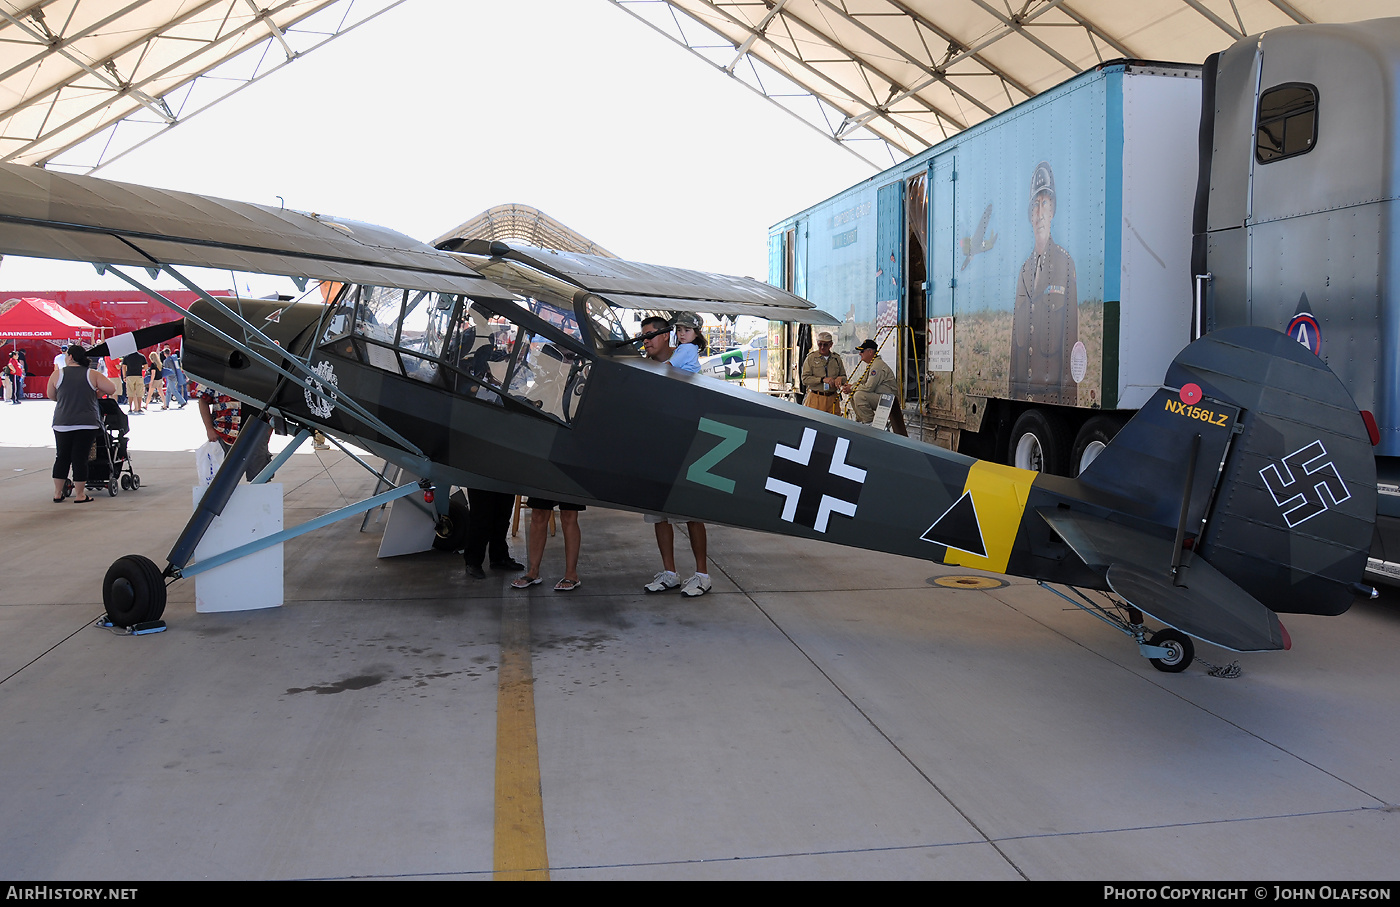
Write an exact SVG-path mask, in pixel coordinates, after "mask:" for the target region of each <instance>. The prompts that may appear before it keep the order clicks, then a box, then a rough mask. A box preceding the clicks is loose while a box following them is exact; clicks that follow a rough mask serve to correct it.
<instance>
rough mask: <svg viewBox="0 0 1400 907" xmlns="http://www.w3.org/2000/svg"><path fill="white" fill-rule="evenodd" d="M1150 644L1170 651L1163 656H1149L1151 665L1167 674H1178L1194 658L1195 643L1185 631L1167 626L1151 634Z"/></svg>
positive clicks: (1148, 642) (1188, 665)
mask: <svg viewBox="0 0 1400 907" xmlns="http://www.w3.org/2000/svg"><path fill="white" fill-rule="evenodd" d="M1147 644H1148V645H1150V646H1161V647H1162V648H1164V649H1166V650H1168V652H1170V654H1169V655H1167V656H1166V657H1165V658H1149V659H1148V661H1150V662H1152V667H1154V668H1156V669H1157V670H1159V671H1165V672H1166V673H1168V674H1180V673H1181V672H1182V671H1184V670H1186V669H1187V668H1188V667H1190V666H1191V662H1192V661H1193V660H1194V659H1195V658H1196V644H1195V643H1193V642H1192V641H1191V637H1189V636H1187V635H1186V634H1185V633H1181V632H1179V631H1177V630H1173V629H1172V628H1171V627H1167V628H1165V629H1162V630H1158V631H1157V632H1156V633H1153V634H1152V638H1151V639H1149V640H1148V641H1147Z"/></svg>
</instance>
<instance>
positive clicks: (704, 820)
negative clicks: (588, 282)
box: [0, 403, 1400, 880]
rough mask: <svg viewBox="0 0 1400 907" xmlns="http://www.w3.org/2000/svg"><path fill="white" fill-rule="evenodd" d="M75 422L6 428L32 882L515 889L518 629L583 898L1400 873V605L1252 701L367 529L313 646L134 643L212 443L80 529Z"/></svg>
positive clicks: (641, 555)
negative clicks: (325, 882) (123, 575)
mask: <svg viewBox="0 0 1400 907" xmlns="http://www.w3.org/2000/svg"><path fill="white" fill-rule="evenodd" d="M48 409H51V407H49V405H48V404H28V403H27V404H25V405H23V406H20V407H13V408H11V407H4V408H3V410H6V412H0V443H4V444H5V445H6V446H4V447H0V512H3V513H4V514H5V515H6V517H5V524H6V528H5V530H4V539H5V545H4V550H5V555H6V564H7V570H6V571H5V573H4V575H3V589H4V591H3V594H0V728H4V733H3V734H0V765H3V766H4V772H5V783H4V784H3V786H0V876H3V877H7V878H12V879H34V880H82V879H113V880H117V879H131V880H140V879H203V878H220V879H222V878H228V879H291V878H436V879H444V878H448V879H490V878H492V877H493V875H495V873H496V872H497V870H499V869H501V868H502V866H503V864H502V857H501V855H500V853H499V850H500V845H501V840H500V839H501V837H502V836H503V835H507V834H509V835H518V834H519V832H518V830H516V831H510V830H509V829H508V827H507V826H508V825H509V821H510V816H511V815H512V813H511V809H512V808H513V807H512V806H511V803H509V802H507V801H509V799H510V798H509V797H503V795H502V793H501V792H500V789H499V788H498V783H499V782H500V781H501V779H502V777H504V775H505V774H506V773H507V769H503V768H502V766H503V765H506V764H507V761H508V760H507V756H508V754H507V755H506V756H503V754H506V753H507V749H508V748H507V747H506V746H505V744H506V743H507V742H508V741H506V740H505V737H506V736H510V737H512V738H513V737H515V736H517V735H518V733H519V732H518V730H511V731H509V733H508V734H501V733H498V717H499V716H498V712H499V711H500V709H501V706H500V705H499V703H500V702H502V701H504V700H503V698H501V697H500V696H499V695H498V694H499V693H500V692H502V691H498V684H497V676H498V671H497V669H498V666H500V665H501V664H502V659H503V657H504V656H505V654H506V652H507V650H508V648H509V647H508V646H507V645H506V644H504V643H503V638H505V637H504V636H503V634H507V633H508V632H519V631H521V628H525V629H524V631H523V632H524V633H525V634H526V635H525V636H524V637H523V638H524V639H525V640H528V643H522V644H521V647H522V649H523V651H525V653H526V655H527V657H526V658H525V663H526V667H527V668H528V669H529V670H530V671H532V672H533V684H532V686H531V687H529V688H527V692H528V690H532V693H533V696H532V699H533V709H534V712H533V721H532V722H531V727H530V730H532V731H533V732H534V734H533V736H534V739H535V741H537V747H538V749H537V752H538V772H539V776H538V777H539V781H538V784H537V785H536V788H537V791H538V802H539V804H540V807H541V809H542V818H543V834H542V835H540V837H542V841H541V842H540V843H542V845H543V847H544V852H545V853H547V857H546V858H545V862H546V863H547V869H548V873H549V876H550V877H551V878H554V879H616V878H629V879H641V878H694V879H720V878H723V879H736V878H745V879H748V878H764V879H774V878H833V879H834V878H923V879H1034V880H1040V879H1138V880H1160V879H1171V880H1230V879H1257V880H1302V879H1378V880H1384V879H1393V878H1395V877H1396V874H1397V871H1398V870H1400V858H1397V856H1396V854H1400V808H1397V807H1396V806H1395V804H1396V803H1397V802H1400V771H1397V765H1396V758H1397V757H1396V754H1397V753H1400V685H1398V684H1397V680H1398V679H1400V668H1397V666H1396V659H1395V657H1394V652H1395V651H1397V649H1400V599H1397V597H1395V596H1394V595H1389V594H1388V595H1387V596H1386V597H1383V598H1382V599H1381V600H1379V601H1377V602H1374V603H1368V604H1362V605H1358V606H1356V607H1354V608H1352V610H1351V611H1350V612H1349V613H1348V614H1346V615H1344V616H1342V617H1339V618H1314V617H1299V616H1291V617H1286V618H1285V620H1286V623H1287V626H1288V629H1289V631H1290V633H1291V634H1292V637H1293V641H1294V648H1293V651H1291V652H1287V653H1277V654H1270V655H1240V656H1237V655H1233V654H1229V653H1225V652H1222V651H1220V650H1215V649H1212V648H1210V647H1207V646H1204V645H1202V646H1200V648H1199V649H1198V655H1200V656H1201V657H1204V658H1206V659H1208V660H1210V661H1213V662H1217V663H1220V662H1228V661H1232V660H1236V659H1238V661H1239V663H1240V664H1241V666H1242V667H1243V669H1244V675H1243V676H1242V677H1240V678H1237V679H1233V680H1222V679H1217V678H1213V677H1210V676H1208V675H1207V674H1206V673H1205V671H1204V670H1203V669H1202V668H1200V667H1197V666H1192V668H1191V669H1190V670H1189V671H1187V672H1186V673H1184V674H1180V675H1166V674H1162V673H1159V672H1157V671H1156V670H1154V669H1153V668H1152V667H1151V666H1150V665H1149V664H1148V663H1147V662H1146V661H1145V660H1144V659H1142V658H1140V657H1139V656H1138V655H1137V654H1136V653H1135V651H1134V650H1133V648H1132V647H1131V646H1130V645H1129V641H1128V640H1127V638H1126V637H1124V636H1122V635H1121V634H1119V633H1117V632H1116V631H1115V630H1113V629H1112V628H1110V627H1107V626H1105V625H1103V624H1102V623H1100V622H1099V621H1096V620H1094V619H1092V618H1090V617H1088V616H1085V615H1083V614H1081V613H1079V612H1076V611H1072V610H1067V607H1066V606H1065V605H1064V604H1063V603H1062V602H1061V601H1060V600H1059V599H1057V598H1055V597H1054V596H1052V595H1051V594H1049V593H1048V592H1046V591H1045V590H1043V589H1039V588H1037V587H1036V586H1035V585H1033V584H1030V583H1026V582H1024V581H1020V580H1010V581H1009V583H1008V584H1007V585H1004V586H1000V587H998V588H992V589H987V590H972V589H945V588H941V587H935V586H933V585H931V584H930V582H929V580H930V578H931V577H933V576H937V575H945V574H950V573H953V572H954V571H953V570H952V569H950V568H944V567H941V566H938V565H934V564H929V563H925V562H919V561H913V560H908V559H904V558H897V557H892V556H882V555H874V554H869V553H865V552H858V551H852V550H846V549H841V548H835V547H831V546H826V545H823V544H820V543H811V542H805V541H797V540H791V539H784V538H778V537H770V536H763V535H757V534H754V533H750V532H745V531H740V530H732V529H726V528H723V527H712V528H711V530H710V547H711V555H712V562H713V564H712V573H713V576H714V591H713V592H712V593H711V594H710V595H707V596H705V597H704V598H701V599H698V600H687V599H684V598H681V597H680V596H678V595H675V594H671V595H662V596H647V595H643V594H642V593H641V592H640V587H641V584H642V583H643V582H645V581H646V580H647V579H649V578H650V575H651V573H652V572H654V570H655V569H657V566H656V560H657V558H656V554H655V547H654V542H653V539H652V534H651V531H650V527H648V526H646V525H644V524H643V523H642V521H641V518H640V517H638V516H635V515H629V514H620V513H614V512H609V511H603V510H599V509H590V510H589V511H588V512H587V513H585V514H583V516H582V520H581V525H582V528H583V556H582V562H581V568H580V573H581V576H582V577H583V586H582V588H580V589H579V590H578V591H576V592H573V593H569V594H559V593H555V592H553V591H552V590H551V586H550V583H549V582H546V583H545V584H544V585H541V586H536V587H534V588H533V589H531V590H529V591H527V592H517V591H514V590H511V589H510V588H509V587H508V580H509V579H510V578H511V577H510V576H509V575H502V574H492V575H490V576H488V579H487V580H485V581H480V582H477V581H471V580H468V579H466V578H464V576H463V574H462V568H461V561H460V560H459V559H458V558H455V557H451V556H446V555H441V554H435V553H429V554H421V555H411V556H407V557H402V558H395V559H390V560H376V559H375V553H376V550H377V546H378V542H379V537H378V530H376V529H371V531H369V532H366V533H360V532H359V531H358V529H359V520H358V519H355V520H350V521H345V522H342V523H339V524H336V525H334V526H331V527H329V528H327V529H323V530H320V531H318V532H315V533H312V534H310V535H308V536H305V537H303V538H301V539H297V540H294V541H293V542H290V543H288V544H287V546H286V550H285V564H286V600H287V603H286V605H285V607H282V608H279V609H275V610H270V611H257V612H244V613H233V614H198V613H196V612H195V611H194V605H193V601H194V592H193V581H190V580H184V581H181V582H178V583H176V584H175V585H173V586H172V587H171V588H170V604H169V606H168V608H167V612H166V619H167V620H168V622H169V625H170V630H169V631H168V632H166V633H163V634H157V635H153V636H146V637H126V636H119V635H114V634H113V633H111V632H109V631H107V630H103V629H99V628H96V627H94V626H93V625H92V622H93V620H94V618H96V617H97V616H98V615H99V614H100V613H101V612H102V605H101V582H102V576H103V573H104V572H105V571H106V569H107V566H108V565H109V564H110V563H111V561H112V560H113V559H114V558H116V557H118V556H120V555H123V554H127V553H143V554H146V555H147V556H149V557H151V558H152V559H153V560H156V561H157V562H158V563H159V564H160V565H162V566H163V565H164V563H165V560H164V557H165V554H166V553H167V551H168V550H169V547H170V545H171V543H172V542H173V540H174V539H175V537H176V535H177V534H178V532H179V530H180V528H181V527H182V525H183V521H184V519H185V516H186V515H187V514H188V511H189V495H190V491H189V487H190V485H191V483H192V481H193V478H194V466H193V456H192V455H191V454H189V453H188V452H187V450H188V449H189V448H192V447H193V446H194V445H195V444H197V443H198V442H199V441H201V440H202V438H201V437H199V432H198V422H197V416H192V412H193V408H191V409H190V410H187V411H186V412H184V413H179V414H176V413H173V412H172V413H161V414H152V415H149V416H147V417H145V420H144V421H141V420H137V421H136V422H135V423H134V425H135V435H134V437H135V440H134V446H137V447H138V448H139V447H141V446H150V447H155V448H160V449H157V450H139V449H138V450H137V451H136V452H134V453H133V460H134V462H135V465H136V468H137V471H138V472H139V473H140V474H141V478H142V483H143V487H142V488H141V490H140V491H138V492H135V493H123V494H121V495H119V496H118V497H117V498H114V499H110V498H107V497H106V496H105V495H104V496H102V497H100V498H99V500H98V501H97V502H96V503H94V504H91V505H87V506H83V507H76V506H73V505H72V504H69V503H65V504H62V505H55V504H52V503H50V502H49V498H50V496H51V485H50V482H49V479H48V472H49V468H50V466H51V464H52V451H51V448H47V447H44V446H37V445H40V444H42V443H43V442H44V440H45V438H44V431H45V429H46V425H45V423H44V421H43V416H44V415H45V414H46V413H47V411H48ZM20 410H24V413H20V412H19V411H20ZM160 420H166V421H164V422H161V421H160ZM158 425H159V426H160V427H159V428H157V426H158ZM176 426H178V428H177V427H176ZM23 445H35V446H23ZM181 447H184V448H186V450H185V451H182V450H180V448H181ZM279 480H281V481H282V482H283V484H284V486H285V489H286V515H287V523H288V525H292V524H293V523H295V522H299V521H301V520H302V519H305V518H307V517H309V516H312V515H314V514H316V513H319V512H321V511H323V510H327V509H332V508H333V507H334V506H338V505H339V504H341V503H342V502H348V501H352V500H355V499H356V498H357V497H359V496H362V495H364V494H365V493H367V489H368V488H369V487H370V485H371V481H370V480H369V479H368V477H367V476H366V475H365V474H364V473H363V472H362V471H361V470H359V468H358V467H356V466H354V465H353V464H352V463H350V462H348V461H347V460H346V459H345V458H344V456H343V455H341V454H339V453H333V454H319V455H316V454H311V453H304V454H302V453H299V454H297V455H296V456H295V457H293V459H292V461H291V462H290V463H289V465H288V466H287V467H285V468H284V470H283V472H282V474H281V475H279ZM515 547H516V550H517V552H518V553H520V554H521V555H522V556H523V549H524V540H523V538H521V539H520V540H518V541H517V542H516V543H515ZM678 547H679V549H680V550H679V551H678V560H680V561H681V562H684V560H685V558H686V556H687V553H688V547H687V545H686V544H685V542H684V540H683V539H682V540H678ZM561 570H562V551H561V548H560V540H559V539H557V538H556V539H552V540H551V542H550V547H549V550H548V553H547V555H546V561H545V570H544V575H545V577H546V579H547V580H549V581H552V580H553V579H556V578H557V577H558V576H559V575H561ZM957 572H959V573H965V572H966V571H963V570H958V571H957ZM508 628H513V630H512V629H508ZM1198 664H1199V663H1198ZM503 687H504V685H503ZM505 726H506V725H504V724H502V727H505ZM511 758H513V757H511ZM503 760H507V761H503ZM509 771H514V769H513V768H511V769H509ZM532 793H533V792H532ZM503 816H504V817H505V818H506V820H507V825H505V826H503V825H502V821H503ZM502 828H507V831H502V830H501V829H502ZM514 868H525V869H537V868H541V867H536V866H526V867H520V866H516V867H514Z"/></svg>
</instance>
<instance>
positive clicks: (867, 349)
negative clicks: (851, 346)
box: [844, 340, 900, 425]
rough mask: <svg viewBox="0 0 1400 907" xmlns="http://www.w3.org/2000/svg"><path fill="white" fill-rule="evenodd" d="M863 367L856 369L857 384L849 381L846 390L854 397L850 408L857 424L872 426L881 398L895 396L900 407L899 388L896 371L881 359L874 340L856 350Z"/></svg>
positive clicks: (896, 403)
mask: <svg viewBox="0 0 1400 907" xmlns="http://www.w3.org/2000/svg"><path fill="white" fill-rule="evenodd" d="M856 352H857V353H859V354H860V361H861V362H863V363H864V364H865V367H864V368H857V369H856V374H857V378H856V380H855V383H851V382H850V381H847V382H846V383H845V388H844V389H845V390H846V391H847V392H849V393H850V395H851V409H852V410H853V411H854V413H855V417H856V421H857V422H862V423H864V424H866V425H869V424H870V423H871V422H873V421H875V410H876V409H877V408H879V406H880V397H881V396H882V395H884V394H894V396H895V405H896V406H898V405H900V404H899V385H898V383H897V382H896V381H895V377H894V369H892V368H890V367H889V366H888V365H886V364H885V360H883V359H881V358H880V347H879V346H878V345H877V344H876V343H875V341H874V340H867V341H865V342H864V343H862V344H861V345H860V346H858V347H856Z"/></svg>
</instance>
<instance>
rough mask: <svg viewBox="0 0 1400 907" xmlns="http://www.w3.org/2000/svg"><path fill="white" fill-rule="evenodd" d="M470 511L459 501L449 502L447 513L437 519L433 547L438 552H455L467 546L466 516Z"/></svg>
mask: <svg viewBox="0 0 1400 907" xmlns="http://www.w3.org/2000/svg"><path fill="white" fill-rule="evenodd" d="M469 513H470V511H469V510H468V509H467V505H466V504H463V503H462V502H461V501H450V502H448V505H447V513H445V514H443V515H442V516H440V517H438V522H437V530H436V531H437V538H435V539H433V547H434V548H436V549H437V550H439V551H457V550H459V549H461V548H463V547H465V546H466V544H467V515H468V514H469Z"/></svg>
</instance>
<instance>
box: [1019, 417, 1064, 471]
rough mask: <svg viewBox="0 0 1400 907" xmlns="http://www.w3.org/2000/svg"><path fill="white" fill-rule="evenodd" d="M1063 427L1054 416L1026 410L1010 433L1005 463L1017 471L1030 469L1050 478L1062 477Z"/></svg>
mask: <svg viewBox="0 0 1400 907" xmlns="http://www.w3.org/2000/svg"><path fill="white" fill-rule="evenodd" d="M1065 446H1066V445H1065V430H1064V424H1063V423H1062V422H1061V421H1060V419H1059V417H1058V416H1056V415H1055V414H1053V413H1047V412H1044V411H1043V410H1039V409H1028V410H1026V411H1025V412H1023V413H1021V415H1020V417H1019V418H1017V419H1016V424H1015V425H1014V426H1013V427H1012V429H1011V441H1010V443H1009V444H1008V446H1007V450H1006V461H1007V462H1008V463H1010V464H1011V465H1012V466H1015V467H1016V468H1017V469H1029V470H1032V471H1033V472H1044V473H1049V474H1051V475H1057V476H1062V475H1064V474H1065V468H1064V457H1065V454H1064V451H1065Z"/></svg>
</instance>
